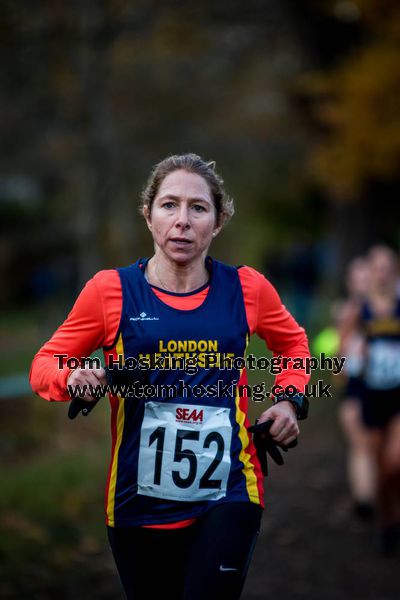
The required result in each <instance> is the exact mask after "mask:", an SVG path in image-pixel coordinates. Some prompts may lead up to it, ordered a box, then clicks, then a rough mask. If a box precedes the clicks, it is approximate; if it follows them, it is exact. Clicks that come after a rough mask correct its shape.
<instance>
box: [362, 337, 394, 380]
mask: <svg viewBox="0 0 400 600" xmlns="http://www.w3.org/2000/svg"><path fill="white" fill-rule="evenodd" d="M365 381H366V384H367V386H368V387H369V388H372V389H376V390H388V389H389V390H390V389H393V388H396V387H398V386H400V341H397V340H396V341H391V340H374V341H373V342H371V343H370V345H369V347H368V369H367V371H366V373H365Z"/></svg>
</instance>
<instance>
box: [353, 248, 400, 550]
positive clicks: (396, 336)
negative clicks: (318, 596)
mask: <svg viewBox="0 0 400 600" xmlns="http://www.w3.org/2000/svg"><path fill="white" fill-rule="evenodd" d="M368 265H369V285H368V289H367V295H366V301H365V302H364V303H363V305H362V308H361V311H360V321H361V324H362V326H363V328H364V332H365V336H366V343H365V345H366V353H365V367H364V386H365V387H364V392H363V401H362V414H363V420H364V423H365V425H366V427H367V428H368V430H369V434H368V437H369V442H370V447H371V449H372V452H373V455H374V460H375V464H376V468H377V502H378V513H379V515H378V516H379V527H380V545H381V551H382V553H383V554H392V553H393V552H394V550H395V547H396V542H397V538H398V527H399V524H400V298H399V295H398V292H397V283H398V261H397V256H396V255H395V253H394V252H393V251H392V250H391V249H390V248H387V247H385V246H374V247H373V248H372V249H371V250H370V251H369V253H368Z"/></svg>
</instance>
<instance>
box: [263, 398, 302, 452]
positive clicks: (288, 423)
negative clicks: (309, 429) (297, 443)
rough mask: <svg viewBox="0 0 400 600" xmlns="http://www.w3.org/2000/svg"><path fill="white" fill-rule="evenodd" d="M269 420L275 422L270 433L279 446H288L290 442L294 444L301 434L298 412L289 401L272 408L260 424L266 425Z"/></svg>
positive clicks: (264, 415) (264, 414)
mask: <svg viewBox="0 0 400 600" xmlns="http://www.w3.org/2000/svg"><path fill="white" fill-rule="evenodd" d="M268 419H272V420H273V421H274V422H273V424H272V425H271V429H270V430H269V432H270V434H271V436H272V438H273V440H274V441H275V442H277V443H278V444H283V445H284V446H286V445H287V444H290V442H293V440H295V439H296V438H297V436H298V435H299V434H300V429H299V426H298V425H297V418H296V411H295V409H294V406H293V405H292V404H291V402H289V401H286V400H283V401H282V402H278V403H277V404H274V406H271V408H269V409H268V410H266V411H265V412H263V413H262V415H261V417H260V418H259V420H258V422H259V423H264V422H265V421H268Z"/></svg>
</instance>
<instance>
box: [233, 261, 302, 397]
mask: <svg viewBox="0 0 400 600" xmlns="http://www.w3.org/2000/svg"><path fill="white" fill-rule="evenodd" d="M239 277H240V281H241V284H242V289H243V297H244V302H245V307H246V315H247V322H248V325H249V329H250V333H251V334H252V333H257V335H258V336H259V337H260V338H262V339H263V340H265V343H266V345H267V347H268V348H269V350H271V351H272V352H273V354H274V356H282V357H290V358H305V357H309V356H310V351H309V348H308V341H307V336H306V333H305V331H304V329H303V327H300V325H299V324H298V323H297V322H296V321H295V319H294V318H293V317H292V315H291V314H290V313H289V312H288V311H287V310H286V308H285V306H284V305H283V304H282V302H281V299H280V297H279V295H278V293H277V291H276V289H275V288H274V286H273V285H272V284H271V283H270V282H269V281H268V280H267V279H266V278H265V277H264V275H262V274H261V273H259V272H258V271H256V270H255V269H252V268H251V267H242V268H240V269H239ZM292 367H293V365H289V368H288V369H285V370H282V372H281V373H280V374H279V375H277V377H276V380H275V384H276V385H281V386H282V387H285V386H287V385H293V386H295V387H296V388H297V389H298V390H299V391H304V386H305V384H306V383H307V382H308V380H309V379H310V376H309V375H307V373H306V372H305V370H299V369H293V368H292Z"/></svg>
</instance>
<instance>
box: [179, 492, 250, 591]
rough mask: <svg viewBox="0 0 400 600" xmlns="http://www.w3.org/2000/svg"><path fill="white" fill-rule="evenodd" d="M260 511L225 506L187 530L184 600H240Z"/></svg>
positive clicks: (240, 504)
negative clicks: (188, 537) (189, 531)
mask: <svg viewBox="0 0 400 600" xmlns="http://www.w3.org/2000/svg"><path fill="white" fill-rule="evenodd" d="M261 516H262V508H261V507H260V506H258V505H256V504H253V503H250V502H229V503H225V504H220V505H218V506H216V507H214V508H211V509H210V510H209V511H207V513H205V514H204V515H203V516H201V517H200V518H199V519H198V520H197V521H196V524H195V525H194V526H193V527H191V537H190V543H189V546H188V551H187V558H186V564H185V584H184V585H185V589H184V598H185V600H214V599H218V600H235V599H237V598H239V597H240V594H241V591H242V588H243V585H244V581H245V578H246V575H247V570H248V567H249V563H250V560H251V556H252V554H253V550H254V547H255V544H256V541H257V537H258V534H259V531H260V522H261Z"/></svg>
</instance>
